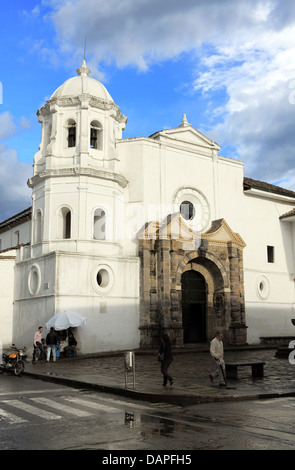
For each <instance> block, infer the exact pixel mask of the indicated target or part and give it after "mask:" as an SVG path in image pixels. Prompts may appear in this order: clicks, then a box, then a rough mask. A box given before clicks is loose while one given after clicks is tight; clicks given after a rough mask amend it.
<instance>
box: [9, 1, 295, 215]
mask: <svg viewBox="0 0 295 470" xmlns="http://www.w3.org/2000/svg"><path fill="white" fill-rule="evenodd" d="M1 3H2V4H1V17H0V36H1V44H2V47H1V67H0V82H1V85H2V86H1V87H0V103H1V104H0V220H5V219H6V218H8V217H10V216H12V215H14V214H15V213H17V212H20V211H22V210H24V209H26V208H27V207H29V206H30V205H31V199H30V196H31V193H30V190H29V188H28V187H27V185H26V181H27V179H28V178H29V177H30V176H32V163H33V158H34V154H35V153H36V152H37V150H38V146H39V143H40V132H41V128H40V125H39V124H38V120H37V116H36V111H37V109H38V108H40V107H41V106H42V105H43V104H44V103H45V101H46V100H47V99H48V98H49V97H50V96H51V94H52V93H53V92H54V90H55V89H56V88H58V87H59V86H60V85H61V84H62V83H63V82H64V81H65V80H66V79H68V78H69V77H71V76H74V75H76V69H77V68H78V67H79V66H80V65H81V63H82V60H83V55H84V38H85V36H86V38H87V39H86V43H87V46H86V61H87V65H88V67H89V68H90V69H91V71H92V74H91V76H92V77H94V78H97V79H98V80H100V81H101V82H102V83H103V84H104V85H105V86H106V88H107V89H108V91H109V93H110V94H111V96H112V97H113V99H114V101H115V102H116V104H117V105H119V106H120V108H121V111H122V113H123V114H125V115H126V116H128V123H127V127H126V130H125V131H124V133H123V137H136V136H141V135H144V136H149V135H150V134H152V133H154V132H156V131H158V130H161V129H164V128H173V127H177V126H178V125H179V124H180V123H181V120H182V115H183V113H186V115H187V119H188V121H189V122H190V124H192V125H193V126H194V127H195V128H197V129H198V130H200V131H201V132H203V133H204V134H205V135H207V136H208V137H210V138H211V139H213V140H214V141H216V142H217V143H218V144H219V145H221V147H222V148H221V150H220V152H219V153H220V155H223V156H226V157H230V158H236V159H239V160H242V161H243V162H244V163H245V168H244V174H245V176H248V177H252V178H256V179H259V180H262V181H267V182H269V183H273V184H278V185H281V186H283V187H285V188H288V189H291V190H293V191H295V132H294V129H295V119H294V117H295V99H294V98H295V2H294V0H281V1H278V0H264V1H257V0H255V1H254V0H247V1H244V0H238V1H237V0H235V1H234V0H222V1H221V0H211V1H210V0H199V1H197V0H182V2H179V1H176V0H161V1H159V0H71V1H69V0H43V1H33V0H26V1H25V2H24V1H21V0H12V1H11V2H4V1H2V2H1ZM1 90H2V93H1ZM1 95H2V97H1Z"/></svg>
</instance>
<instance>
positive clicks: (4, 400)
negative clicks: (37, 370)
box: [0, 375, 295, 455]
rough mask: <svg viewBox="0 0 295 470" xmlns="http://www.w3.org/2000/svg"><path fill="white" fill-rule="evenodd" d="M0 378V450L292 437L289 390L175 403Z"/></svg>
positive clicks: (267, 441)
mask: <svg viewBox="0 0 295 470" xmlns="http://www.w3.org/2000/svg"><path fill="white" fill-rule="evenodd" d="M0 380H1V392H0V450H20V449H24V450H25V449H27V450H41V449H42V450H101V451H102V452H103V454H99V455H108V453H109V452H110V451H130V452H131V454H130V455H136V453H134V452H135V451H136V450H143V451H150V452H156V451H158V450H164V451H167V452H172V451H176V450H179V449H181V450H183V451H185V452H188V453H189V452H192V451H197V450H221V449H222V450H293V449H294V445H295V436H294V429H293V428H294V426H293V423H294V420H293V416H294V409H295V399H294V398H292V397H289V398H276V399H269V400H250V401H235V402H223V403H218V402H217V403H208V404H201V405H192V406H176V405H172V404H167V403H163V402H162V403H153V404H151V403H146V402H141V401H136V402H134V401H132V400H131V399H127V398H124V397H118V396H113V395H109V394H105V393H103V394H101V393H97V392H90V391H87V390H78V389H75V388H72V387H65V386H61V385H57V384H53V383H48V382H43V381H41V380H36V379H31V378H27V377H21V378H19V377H13V376H7V375H2V376H1V377H0ZM132 452H133V454H132ZM116 455H117V454H116Z"/></svg>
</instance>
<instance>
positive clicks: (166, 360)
mask: <svg viewBox="0 0 295 470" xmlns="http://www.w3.org/2000/svg"><path fill="white" fill-rule="evenodd" d="M159 354H163V361H162V362H161V373H162V375H163V387H166V385H167V382H168V380H169V382H170V386H172V385H173V379H172V377H171V375H169V374H168V368H169V366H170V364H171V362H172V361H173V355H172V345H171V339H170V336H169V335H167V333H165V334H164V335H163V336H162V343H161V346H160V349H159Z"/></svg>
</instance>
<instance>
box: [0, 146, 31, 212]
mask: <svg viewBox="0 0 295 470" xmlns="http://www.w3.org/2000/svg"><path fill="white" fill-rule="evenodd" d="M31 174H32V165H31V164H29V163H24V162H19V161H18V159H17V153H16V151H15V150H12V149H9V148H7V147H6V146H4V145H3V144H0V214H1V220H6V219H7V218H9V217H11V216H12V215H14V214H17V213H18V212H21V211H23V210H24V209H26V208H27V207H30V205H31V191H30V189H29V188H28V186H27V184H26V182H27V179H28V178H29V177H30V176H31Z"/></svg>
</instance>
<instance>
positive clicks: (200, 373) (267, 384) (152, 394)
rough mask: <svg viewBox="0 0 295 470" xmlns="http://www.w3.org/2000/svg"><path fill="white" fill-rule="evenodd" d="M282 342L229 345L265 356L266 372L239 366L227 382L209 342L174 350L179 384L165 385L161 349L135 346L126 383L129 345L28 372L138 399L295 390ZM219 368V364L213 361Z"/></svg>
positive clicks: (243, 356) (195, 399)
mask: <svg viewBox="0 0 295 470" xmlns="http://www.w3.org/2000/svg"><path fill="white" fill-rule="evenodd" d="M275 352H276V348H275V347H272V348H264V347H259V346H258V347H256V348H254V347H245V348H236V349H228V350H227V349H226V350H225V360H226V361H228V362H236V361H242V362H245V361H251V362H252V361H263V362H265V366H264V377H263V378H261V379H253V378H252V377H251V368H250V367H244V368H242V369H241V370H239V378H238V379H237V380H229V381H228V383H227V387H219V384H218V383H216V384H213V385H212V384H211V382H210V380H209V373H210V372H212V365H213V364H212V360H211V358H210V355H209V352H208V346H207V345H201V346H197V345H196V346H194V345H193V346H191V347H187V348H182V349H179V350H178V349H175V350H174V360H173V363H172V365H171V366H170V369H169V372H170V373H171V375H172V377H173V379H174V384H173V386H172V387H170V386H169V385H167V387H163V386H162V376H161V372H160V363H159V362H158V361H157V356H156V351H150V350H149V351H135V387H133V372H128V374H127V386H125V366H124V351H121V352H114V353H101V354H97V355H95V357H89V356H88V357H83V356H80V357H79V356H77V357H76V358H74V359H69V358H64V359H58V360H57V361H56V362H55V363H53V362H49V363H46V362H44V363H38V362H37V363H36V364H32V362H31V358H28V362H26V367H25V372H24V374H25V375H27V376H34V377H36V378H38V379H42V380H48V381H52V382H55V383H62V384H67V385H71V386H75V387H79V388H83V389H90V390H97V391H100V392H106V393H112V394H117V395H122V396H126V397H129V398H132V399H138V400H144V401H150V402H154V403H155V402H157V403H161V402H162V403H170V404H174V405H188V404H197V403H208V402H213V401H223V400H250V399H261V398H274V397H280V396H294V395H295V365H292V364H290V363H289V361H288V357H286V358H277V357H276V356H275ZM213 368H214V365H213Z"/></svg>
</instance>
